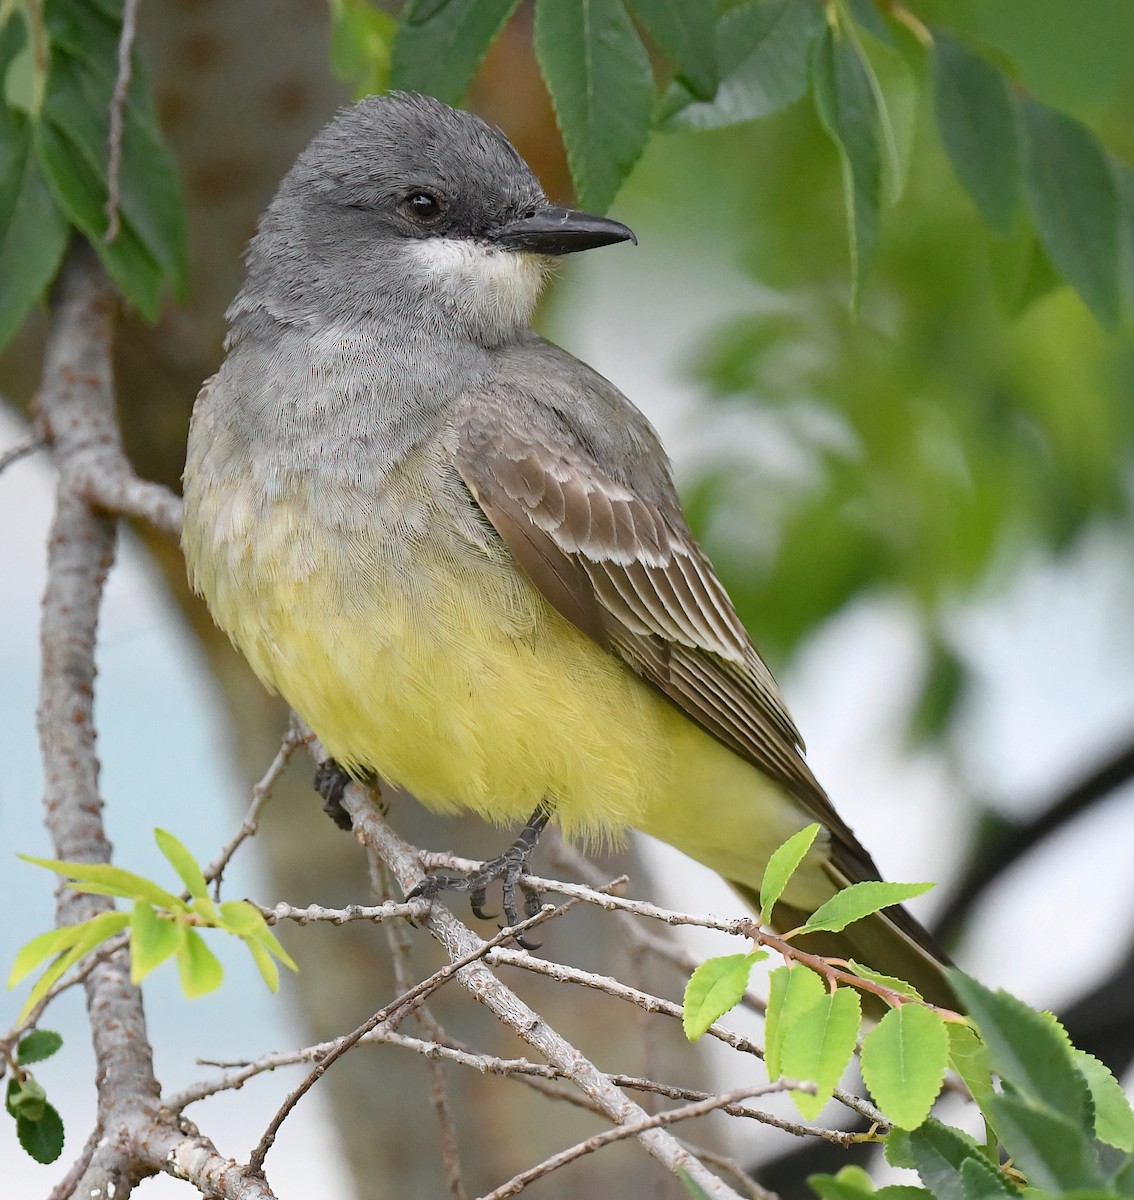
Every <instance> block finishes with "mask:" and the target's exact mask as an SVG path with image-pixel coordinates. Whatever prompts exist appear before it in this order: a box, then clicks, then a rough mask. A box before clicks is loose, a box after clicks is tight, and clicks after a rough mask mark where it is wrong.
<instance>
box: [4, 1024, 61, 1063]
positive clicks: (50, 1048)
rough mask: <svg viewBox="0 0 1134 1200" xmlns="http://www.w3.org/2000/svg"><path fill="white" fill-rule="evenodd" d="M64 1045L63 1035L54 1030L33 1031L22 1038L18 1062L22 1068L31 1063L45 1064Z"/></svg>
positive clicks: (17, 1052) (17, 1050)
mask: <svg viewBox="0 0 1134 1200" xmlns="http://www.w3.org/2000/svg"><path fill="white" fill-rule="evenodd" d="M62 1045H63V1035H62V1034H60V1033H56V1032H55V1030H53V1029H33V1030H32V1031H31V1033H29V1034H25V1035H24V1037H22V1038H20V1043H19V1045H18V1046H17V1048H16V1062H18V1063H19V1064H20V1066H21V1067H26V1066H28V1065H29V1064H30V1063H37V1062H43V1061H44V1060H45V1059H48V1058H50V1057H51V1056H52V1055H53V1054H55V1053H56V1052H57V1051H58V1050H59V1049H60V1047H61V1046H62Z"/></svg>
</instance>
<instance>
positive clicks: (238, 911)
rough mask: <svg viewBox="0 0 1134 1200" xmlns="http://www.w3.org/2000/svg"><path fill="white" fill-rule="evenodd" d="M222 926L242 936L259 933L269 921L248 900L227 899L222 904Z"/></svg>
mask: <svg viewBox="0 0 1134 1200" xmlns="http://www.w3.org/2000/svg"><path fill="white" fill-rule="evenodd" d="M220 920H221V927H222V928H223V929H227V930H229V932H231V933H235V934H238V935H239V936H240V937H245V936H251V935H254V934H258V933H259V932H260V931H261V930H262V929H266V928H267V927H268V926H267V922H266V921H265V920H264V916H263V914H262V913H261V912H260V910H259V909H258V908H255V907H254V906H253V905H251V904H249V903H248V901H247V900H226V901H225V902H224V903H223V904H221V906H220Z"/></svg>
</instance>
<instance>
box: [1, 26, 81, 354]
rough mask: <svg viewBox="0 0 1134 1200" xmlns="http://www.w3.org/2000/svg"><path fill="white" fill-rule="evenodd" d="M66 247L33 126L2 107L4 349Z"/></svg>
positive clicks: (64, 225)
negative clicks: (35, 149)
mask: <svg viewBox="0 0 1134 1200" xmlns="http://www.w3.org/2000/svg"><path fill="white" fill-rule="evenodd" d="M10 24H11V26H15V24H16V23H15V22H11V23H10ZM66 245H67V222H66V221H65V220H64V219H63V214H62V213H60V211H59V209H58V208H57V207H56V205H55V201H54V200H53V199H52V197H51V190H50V188H49V187H48V186H47V180H46V179H45V178H44V176H43V172H42V171H41V170H40V167H39V163H38V162H37V161H36V158H35V155H34V154H33V153H32V130H31V125H30V123H29V121H28V119H27V118H26V117H25V116H24V115H23V114H22V113H18V112H15V111H13V110H11V109H9V108H7V107H6V106H4V105H3V104H0V348H3V346H4V344H5V343H6V342H7V341H8V340H9V338H11V336H12V335H13V334H14V333H15V332H16V330H17V329H19V327H20V325H21V324H22V323H23V319H24V317H25V316H26V315H27V312H28V309H30V308H31V306H32V305H33V304H35V303H36V301H37V300H39V299H40V297H41V296H42V295H43V293H44V291H45V290H46V288H47V285H48V284H49V283H50V282H51V280H52V279H53V278H54V277H55V272H56V271H57V270H58V269H59V263H60V261H61V260H62V257H63V251H64V249H65V248H66Z"/></svg>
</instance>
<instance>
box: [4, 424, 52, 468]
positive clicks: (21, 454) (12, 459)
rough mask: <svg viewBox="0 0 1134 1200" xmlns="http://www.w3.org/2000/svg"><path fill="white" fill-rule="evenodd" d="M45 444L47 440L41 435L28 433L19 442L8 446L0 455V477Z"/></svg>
mask: <svg viewBox="0 0 1134 1200" xmlns="http://www.w3.org/2000/svg"><path fill="white" fill-rule="evenodd" d="M47 444H48V442H47V438H46V437H44V436H43V434H42V433H30V434H28V436H27V437H25V438H23V439H22V440H21V441H18V442H16V444H15V445H14V446H9V447H8V449H7V450H5V451H4V452H3V453H2V454H0V475H2V474H3V473H4V472H5V471H6V470H7V469H8V468H9V467H10V466H11V465H12V464H13V463H18V462H19V461H20V459H21V458H26V457H27V456H28V455H29V454H34V453H35V452H36V451H37V450H42V449H43V448H44V447H45V446H46V445H47Z"/></svg>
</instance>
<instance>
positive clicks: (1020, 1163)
mask: <svg viewBox="0 0 1134 1200" xmlns="http://www.w3.org/2000/svg"><path fill="white" fill-rule="evenodd" d="M1050 1099H1051V1100H1052V1101H1057V1100H1058V1097H1054V1096H1052V1097H1050ZM988 1107H989V1116H990V1117H991V1119H992V1121H993V1124H994V1125H995V1126H996V1132H997V1134H998V1135H999V1137H1000V1141H1001V1142H1002V1143H1003V1145H1004V1148H1005V1150H1007V1151H1008V1153H1009V1154H1010V1155H1011V1156H1012V1159H1013V1160H1014V1163H1015V1165H1016V1166H1017V1167H1018V1168H1019V1169H1020V1170H1021V1171H1022V1172H1023V1173H1024V1174H1025V1175H1026V1176H1027V1177H1028V1182H1029V1183H1030V1184H1032V1185H1033V1186H1034V1187H1038V1188H1042V1189H1043V1190H1044V1191H1045V1192H1056V1193H1058V1192H1065V1191H1070V1190H1071V1189H1073V1188H1095V1187H1102V1186H1103V1178H1102V1173H1101V1172H1100V1170H1099V1166H1098V1158H1097V1156H1096V1155H1095V1153H1094V1148H1093V1146H1092V1144H1091V1139H1090V1137H1089V1136H1088V1134H1087V1132H1086V1130H1085V1129H1084V1128H1083V1126H1082V1125H1079V1124H1076V1123H1075V1122H1073V1121H1071V1120H1069V1119H1068V1118H1067V1117H1066V1116H1064V1115H1062V1113H1059V1112H1055V1111H1053V1109H1052V1108H1049V1107H1046V1106H1044V1107H1039V1106H1038V1105H1033V1104H1029V1103H1028V1101H1027V1100H1026V1099H1025V1098H1024V1097H1023V1096H1010V1095H1004V1096H994V1097H993V1098H992V1099H991V1100H990V1101H989V1102H988Z"/></svg>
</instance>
